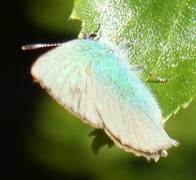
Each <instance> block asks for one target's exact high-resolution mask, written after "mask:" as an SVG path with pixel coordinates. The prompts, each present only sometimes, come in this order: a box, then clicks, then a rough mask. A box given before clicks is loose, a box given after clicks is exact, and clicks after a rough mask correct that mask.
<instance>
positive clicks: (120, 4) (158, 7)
mask: <svg viewBox="0 0 196 180" xmlns="http://www.w3.org/2000/svg"><path fill="white" fill-rule="evenodd" d="M195 9H196V7H195V1H194V0H164V1H163V0H144V1H141V0H134V1H128V0H105V1H103V0H91V1H90V0H89V1H84V0H75V4H74V8H73V12H72V15H71V18H72V19H79V20H81V21H82V23H83V26H82V28H83V29H82V32H87V33H88V34H90V33H94V32H96V30H97V27H100V29H101V36H102V37H103V38H105V39H107V40H109V41H111V42H113V43H115V44H119V43H120V42H122V41H124V40H126V42H128V43H129V44H131V43H132V44H133V45H132V47H131V48H129V57H130V64H131V65H132V66H137V65H146V66H147V68H148V70H150V71H151V72H153V73H154V74H156V76H159V77H162V78H167V79H169V82H168V83H158V82H156V83H150V82H147V83H146V85H147V86H149V88H150V89H151V91H152V92H153V93H154V95H155V97H156V99H157V101H158V103H159V105H160V107H161V109H162V113H163V117H164V118H165V121H166V120H167V119H168V118H169V117H170V116H171V115H172V113H173V114H175V113H177V111H178V110H179V109H180V107H187V105H188V104H189V103H190V102H191V101H192V99H193V98H194V96H195V94H196V58H195V53H196V52H195V38H196V37H195V32H196V26H195V18H196V16H195V14H196V12H195ZM135 41H136V42H135ZM133 42H135V43H133ZM143 78H145V79H146V80H148V78H149V75H147V74H144V75H143ZM94 134H95V135H96V137H95V139H94V141H93V144H92V147H93V151H94V152H95V153H97V152H98V151H99V147H101V146H103V145H104V144H107V143H108V141H107V140H106V139H105V138H101V137H102V135H103V134H101V133H99V132H96V130H95V131H94ZM106 141H107V142H106ZM104 142H105V143H104Z"/></svg>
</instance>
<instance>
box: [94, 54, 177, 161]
mask: <svg viewBox="0 0 196 180" xmlns="http://www.w3.org/2000/svg"><path fill="white" fill-rule="evenodd" d="M92 72H93V73H92V74H93V84H94V88H95V99H96V106H97V109H98V112H99V114H100V117H101V119H102V121H103V124H104V130H105V132H106V133H107V134H108V135H109V136H110V137H111V139H112V140H113V141H114V143H115V144H116V145H117V146H119V147H121V148H123V149H124V150H126V151H128V152H133V153H134V154H135V155H137V156H144V157H146V158H147V159H154V160H155V161H157V160H158V159H159V157H160V156H166V154H167V152H166V150H167V149H168V148H170V147H171V146H172V145H174V146H175V145H177V142H176V141H174V140H173V139H171V138H170V137H169V136H168V135H167V133H166V132H165V130H164V128H163V125H162V123H161V121H162V116H161V112H160V109H159V107H158V105H157V103H156V101H155V100H154V98H153V96H152V95H151V93H150V92H149V90H148V89H147V88H146V87H145V85H144V84H143V83H142V82H141V81H140V80H139V79H137V78H136V77H135V76H134V74H133V73H132V72H131V71H130V70H129V69H128V68H126V67H123V66H121V65H119V63H118V59H117V58H116V57H115V56H113V55H112V53H111V55H110V56H109V55H108V58H107V60H106V59H104V60H102V59H101V58H99V59H97V60H96V61H94V62H93V71H92Z"/></svg>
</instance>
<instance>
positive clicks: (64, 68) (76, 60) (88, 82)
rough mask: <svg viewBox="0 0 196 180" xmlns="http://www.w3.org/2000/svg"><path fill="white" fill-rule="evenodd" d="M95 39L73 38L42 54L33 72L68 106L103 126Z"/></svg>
mask: <svg viewBox="0 0 196 180" xmlns="http://www.w3.org/2000/svg"><path fill="white" fill-rule="evenodd" d="M91 47H92V45H91V41H88V40H73V41H70V42H67V43H64V44H62V45H61V46H59V47H56V48H54V49H53V50H51V51H49V52H48V53H46V54H44V55H42V56H41V57H40V58H38V60H37V61H36V62H35V63H34V65H33V66H32V69H31V74H32V76H33V77H34V79H35V81H37V82H39V83H40V85H41V86H42V87H43V88H45V89H46V90H47V91H48V92H49V94H50V95H51V96H52V97H53V98H54V99H55V100H56V101H57V102H58V103H60V104H61V105H63V106H64V107H65V108H66V109H68V110H69V111H71V112H73V113H74V114H75V115H77V116H79V117H80V118H81V119H83V120H84V121H85V122H86V123H88V124H90V125H91V126H93V127H96V128H101V127H102V121H101V119H100V117H99V114H98V113H97V110H96V106H95V98H94V89H93V86H92V75H91V71H92V61H93V57H92V54H93V53H92V54H91V53H90V52H91Z"/></svg>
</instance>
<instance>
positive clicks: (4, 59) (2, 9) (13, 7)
mask: <svg viewBox="0 0 196 180" xmlns="http://www.w3.org/2000/svg"><path fill="white" fill-rule="evenodd" d="M25 3H26V1H25V0H23V1H22V0H4V1H1V6H0V13H1V15H0V17H1V23H0V24H1V25H0V26H1V28H0V29H1V36H0V40H1V43H0V44H1V47H0V51H1V55H0V67H1V68H0V69H1V80H0V82H1V85H0V87H1V100H0V103H1V125H0V128H1V130H0V132H1V156H2V157H1V158H0V159H1V160H0V162H1V164H2V168H1V170H2V172H1V173H0V179H59V178H65V175H61V174H59V173H58V174H56V173H53V172H51V171H49V170H46V169H44V168H43V167H40V165H39V164H36V163H34V162H32V161H31V159H30V158H29V157H28V155H27V154H28V152H27V150H26V149H25V146H24V143H25V140H26V138H27V137H26V135H27V132H28V131H29V128H30V127H31V123H32V122H31V121H32V120H31V118H30V114H29V112H30V110H31V108H32V107H33V105H34V103H35V101H36V97H37V96H36V95H37V92H36V89H35V88H32V86H33V84H32V78H31V76H30V67H31V65H32V63H33V61H34V60H35V59H36V57H38V55H40V53H43V52H44V51H45V50H37V51H25V52H24V51H21V49H20V48H21V46H22V45H24V44H28V43H37V42H62V41H66V40H68V39H71V38H73V37H66V36H65V35H59V36H56V35H54V34H53V35H51V34H47V32H45V31H42V30H40V29H36V27H35V26H34V25H32V24H31V23H30V22H29V20H28V19H27V18H26V16H25V13H24V12H25V11H24V8H25Z"/></svg>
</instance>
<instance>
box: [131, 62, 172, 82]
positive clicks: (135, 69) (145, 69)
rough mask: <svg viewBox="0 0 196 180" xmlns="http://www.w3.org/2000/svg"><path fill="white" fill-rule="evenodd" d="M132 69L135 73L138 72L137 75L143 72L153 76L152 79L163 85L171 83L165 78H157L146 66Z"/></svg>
mask: <svg viewBox="0 0 196 180" xmlns="http://www.w3.org/2000/svg"><path fill="white" fill-rule="evenodd" d="M131 69H132V70H133V71H135V72H137V73H136V74H139V73H140V72H141V71H145V72H147V73H148V75H149V76H151V77H153V78H154V79H155V81H154V82H162V83H165V82H168V81H169V79H165V78H161V77H158V76H156V75H155V74H154V73H152V72H151V71H150V70H149V69H148V68H147V67H146V66H145V65H140V66H135V67H132V68H131ZM138 72H139V73H138ZM151 82H152V81H151Z"/></svg>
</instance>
